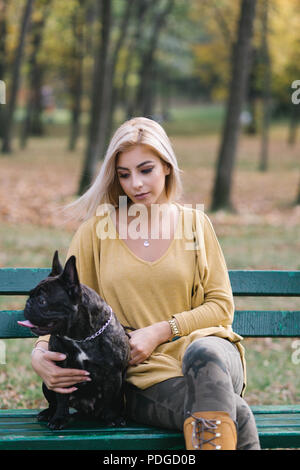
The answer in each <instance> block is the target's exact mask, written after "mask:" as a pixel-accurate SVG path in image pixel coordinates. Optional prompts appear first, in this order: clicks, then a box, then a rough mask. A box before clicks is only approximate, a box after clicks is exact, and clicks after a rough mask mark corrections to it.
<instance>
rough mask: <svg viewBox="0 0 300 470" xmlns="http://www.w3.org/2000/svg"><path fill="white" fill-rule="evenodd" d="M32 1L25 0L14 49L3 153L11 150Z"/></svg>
mask: <svg viewBox="0 0 300 470" xmlns="http://www.w3.org/2000/svg"><path fill="white" fill-rule="evenodd" d="M33 3H34V0H27V2H26V5H25V8H24V13H23V17H22V23H21V30H20V37H19V42H18V46H17V50H16V57H15V61H14V64H13V70H12V86H11V92H10V97H9V102H8V106H7V113H6V116H5V130H4V137H3V146H2V152H3V153H10V152H11V138H12V129H13V116H14V111H15V107H16V101H17V93H18V89H19V82H20V73H21V64H22V59H23V52H24V45H25V38H26V33H27V30H28V26H29V23H30V18H31V12H32V7H33Z"/></svg>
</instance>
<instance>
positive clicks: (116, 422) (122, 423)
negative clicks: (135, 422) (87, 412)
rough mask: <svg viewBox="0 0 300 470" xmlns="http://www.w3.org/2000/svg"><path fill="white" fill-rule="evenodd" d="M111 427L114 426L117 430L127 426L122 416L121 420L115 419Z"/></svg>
mask: <svg viewBox="0 0 300 470" xmlns="http://www.w3.org/2000/svg"><path fill="white" fill-rule="evenodd" d="M109 426H113V427H115V428H119V427H120V428H121V427H124V426H126V421H125V419H124V418H123V417H122V416H121V417H119V418H114V419H113V421H112V422H111V423H110V424H109Z"/></svg>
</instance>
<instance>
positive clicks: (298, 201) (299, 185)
mask: <svg viewBox="0 0 300 470" xmlns="http://www.w3.org/2000/svg"><path fill="white" fill-rule="evenodd" d="M296 204H300V178H299V183H298V194H297V198H296Z"/></svg>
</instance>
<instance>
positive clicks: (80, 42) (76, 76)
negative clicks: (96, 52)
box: [69, 5, 85, 151]
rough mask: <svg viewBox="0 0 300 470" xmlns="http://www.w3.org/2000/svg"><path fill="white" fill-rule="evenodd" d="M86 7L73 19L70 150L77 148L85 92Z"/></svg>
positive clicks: (79, 9) (79, 10)
mask: <svg viewBox="0 0 300 470" xmlns="http://www.w3.org/2000/svg"><path fill="white" fill-rule="evenodd" d="M83 7H85V5H78V6H77V10H76V12H75V13H74V15H73V18H72V27H73V50H72V58H71V60H72V66H71V70H70V75H69V76H70V98H71V126H70V136H69V150H71V151H73V150H75V148H76V143H77V139H78V137H79V135H80V116H81V98H82V92H83V58H84V21H85V15H84V9H83Z"/></svg>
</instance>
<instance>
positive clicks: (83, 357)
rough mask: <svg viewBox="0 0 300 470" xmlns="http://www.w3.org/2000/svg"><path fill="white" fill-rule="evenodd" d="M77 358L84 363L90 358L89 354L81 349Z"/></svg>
mask: <svg viewBox="0 0 300 470" xmlns="http://www.w3.org/2000/svg"><path fill="white" fill-rule="evenodd" d="M76 359H77V361H78V362H80V363H81V364H83V362H84V361H88V360H89V356H88V355H87V354H86V353H85V352H84V351H80V353H79V354H78V356H77V358H76Z"/></svg>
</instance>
